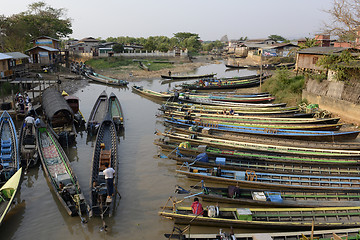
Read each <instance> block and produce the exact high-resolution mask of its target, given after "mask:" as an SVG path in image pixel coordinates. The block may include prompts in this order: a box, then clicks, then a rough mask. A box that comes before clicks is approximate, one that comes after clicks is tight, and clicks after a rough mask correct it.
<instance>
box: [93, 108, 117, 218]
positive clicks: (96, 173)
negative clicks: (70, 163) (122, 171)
mask: <svg viewBox="0 0 360 240" xmlns="http://www.w3.org/2000/svg"><path fill="white" fill-rule="evenodd" d="M95 144H96V145H95V147H94V154H93V162H92V174H91V203H90V208H91V209H90V216H101V217H102V218H103V216H109V217H110V216H112V212H113V210H114V206H115V200H116V197H115V196H116V191H117V190H116V189H117V178H116V177H115V179H114V190H113V192H114V196H113V197H111V198H108V197H107V184H106V180H105V176H104V173H103V170H105V168H106V167H105V165H106V164H108V165H109V167H112V168H113V169H114V170H115V171H117V138H116V129H115V124H114V122H113V121H112V119H111V118H110V115H109V114H107V115H106V117H105V119H104V121H103V122H102V123H101V125H100V127H99V130H98V133H97V136H96V143H95ZM115 176H118V174H115Z"/></svg>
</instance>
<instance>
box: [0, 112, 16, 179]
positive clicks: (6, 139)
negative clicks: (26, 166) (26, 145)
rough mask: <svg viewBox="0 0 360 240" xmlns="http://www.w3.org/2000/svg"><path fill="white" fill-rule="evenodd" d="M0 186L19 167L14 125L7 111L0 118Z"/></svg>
mask: <svg viewBox="0 0 360 240" xmlns="http://www.w3.org/2000/svg"><path fill="white" fill-rule="evenodd" d="M0 139H1V143H0V144H1V146H0V147H1V153H0V160H1V162H0V164H1V166H2V167H1V170H0V184H1V185H2V184H4V183H5V182H6V181H8V180H9V179H10V178H11V176H12V175H13V174H14V173H15V172H17V170H18V169H19V167H20V156H19V146H18V139H17V134H16V128H15V124H14V122H13V120H12V118H11V116H10V115H9V113H8V112H7V111H4V112H3V114H2V115H1V118H0Z"/></svg>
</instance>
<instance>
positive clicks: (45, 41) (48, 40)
mask: <svg viewBox="0 0 360 240" xmlns="http://www.w3.org/2000/svg"><path fill="white" fill-rule="evenodd" d="M32 42H33V47H37V46H46V47H50V48H55V49H58V50H60V40H58V39H55V38H52V37H48V36H41V37H38V38H36V39H34V40H32Z"/></svg>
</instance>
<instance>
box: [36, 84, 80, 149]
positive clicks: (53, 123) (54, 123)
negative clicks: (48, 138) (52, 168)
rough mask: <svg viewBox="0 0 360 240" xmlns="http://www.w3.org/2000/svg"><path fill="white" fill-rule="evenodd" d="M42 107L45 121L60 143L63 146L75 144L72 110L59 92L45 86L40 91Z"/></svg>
mask: <svg viewBox="0 0 360 240" xmlns="http://www.w3.org/2000/svg"><path fill="white" fill-rule="evenodd" d="M42 107H43V109H44V112H45V119H46V122H47V123H48V124H49V125H50V127H51V129H52V131H53V132H54V134H56V136H57V138H58V139H59V142H60V144H61V145H62V146H64V147H67V146H69V145H73V144H75V141H76V129H75V125H74V112H73V110H72V109H71V108H70V106H69V104H68V103H67V102H66V101H65V99H64V97H63V96H62V95H61V93H60V92H59V91H58V90H56V89H55V88H47V89H46V90H45V91H44V92H43V93H42Z"/></svg>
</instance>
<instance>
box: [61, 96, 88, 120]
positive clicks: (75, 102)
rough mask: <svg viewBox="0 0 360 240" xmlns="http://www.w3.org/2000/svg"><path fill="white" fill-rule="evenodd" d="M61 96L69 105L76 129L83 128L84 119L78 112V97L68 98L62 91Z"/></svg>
mask: <svg viewBox="0 0 360 240" xmlns="http://www.w3.org/2000/svg"><path fill="white" fill-rule="evenodd" d="M61 95H62V96H63V97H64V99H65V101H66V102H67V103H68V104H69V106H70V108H71V109H72V110H73V112H74V122H75V124H76V126H77V127H85V123H86V120H85V117H84V115H83V114H82V112H81V111H80V100H79V98H78V97H75V96H70V95H69V94H68V93H67V92H65V91H62V93H61Z"/></svg>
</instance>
